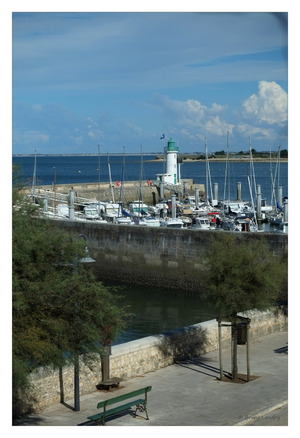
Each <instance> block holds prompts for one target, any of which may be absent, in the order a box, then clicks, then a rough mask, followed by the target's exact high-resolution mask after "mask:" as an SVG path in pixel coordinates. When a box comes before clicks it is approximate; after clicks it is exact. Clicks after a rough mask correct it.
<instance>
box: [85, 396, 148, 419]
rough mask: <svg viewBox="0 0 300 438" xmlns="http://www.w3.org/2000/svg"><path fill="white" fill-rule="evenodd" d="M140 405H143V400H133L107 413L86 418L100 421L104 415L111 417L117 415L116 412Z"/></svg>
mask: <svg viewBox="0 0 300 438" xmlns="http://www.w3.org/2000/svg"><path fill="white" fill-rule="evenodd" d="M142 403H144V399H142V398H140V399H138V400H134V401H133V402H129V403H126V404H124V405H121V406H116V407H115V408H112V409H109V410H108V411H105V412H100V413H99V414H96V415H91V416H90V417H87V418H88V419H89V420H93V421H97V420H100V419H101V418H102V417H103V416H104V415H105V417H109V416H111V415H114V414H117V413H118V412H122V411H127V409H130V408H132V406H136V405H139V404H142Z"/></svg>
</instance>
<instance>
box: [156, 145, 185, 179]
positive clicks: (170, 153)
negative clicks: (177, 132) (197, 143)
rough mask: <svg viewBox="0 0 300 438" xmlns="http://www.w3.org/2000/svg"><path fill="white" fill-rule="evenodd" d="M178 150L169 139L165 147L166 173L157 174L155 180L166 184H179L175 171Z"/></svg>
mask: <svg viewBox="0 0 300 438" xmlns="http://www.w3.org/2000/svg"><path fill="white" fill-rule="evenodd" d="M178 151H179V148H178V147H177V146H176V145H175V141H174V140H172V138H170V140H169V141H168V146H166V147H165V154H166V173H160V174H157V179H158V180H159V181H161V182H164V183H167V184H179V183H180V181H178V171H177V157H178Z"/></svg>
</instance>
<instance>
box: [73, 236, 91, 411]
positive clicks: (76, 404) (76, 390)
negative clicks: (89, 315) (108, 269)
mask: <svg viewBox="0 0 300 438" xmlns="http://www.w3.org/2000/svg"><path fill="white" fill-rule="evenodd" d="M80 238H83V239H84V240H85V242H86V237H85V235H84V234H79V236H78V239H80ZM95 261H96V260H94V259H93V258H92V257H91V256H90V254H89V250H88V247H87V246H86V247H85V256H84V257H82V258H81V259H79V260H77V257H76V260H75V262H74V263H73V275H76V273H77V264H78V262H79V263H94V262H95ZM75 313H76V316H77V313H78V303H75ZM79 395H80V390H79V352H78V351H77V350H76V352H75V360H74V411H80V398H79Z"/></svg>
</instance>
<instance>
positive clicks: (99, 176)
mask: <svg viewBox="0 0 300 438" xmlns="http://www.w3.org/2000/svg"><path fill="white" fill-rule="evenodd" d="M98 203H99V211H100V145H98Z"/></svg>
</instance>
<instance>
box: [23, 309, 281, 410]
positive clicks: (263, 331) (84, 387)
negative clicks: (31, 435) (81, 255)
mask: <svg viewBox="0 0 300 438" xmlns="http://www.w3.org/2000/svg"><path fill="white" fill-rule="evenodd" d="M241 315H242V316H246V317H248V318H250V319H251V323H250V330H249V339H250V342H251V339H254V338H258V337H260V336H264V335H267V334H270V333H273V332H279V331H286V330H287V325H288V321H287V317H286V316H285V314H284V312H283V310H282V309H280V308H279V309H275V310H274V309H273V310H268V311H264V312H258V311H255V310H253V311H249V312H246V313H243V314H241ZM230 339H231V335H230V327H222V347H226V346H228V345H230V342H231V341H230ZM218 348H219V345H218V323H217V321H216V320H211V321H206V322H203V323H200V324H196V325H193V326H190V327H187V328H183V329H181V330H176V331H173V332H169V333H166V334H162V335H158V336H149V337H146V338H143V339H138V340H135V341H131V342H127V343H125V344H120V345H115V346H112V355H111V356H110V377H111V378H112V377H121V378H122V379H123V382H122V383H121V385H123V386H126V380H128V379H131V378H133V377H137V376H142V375H143V374H145V373H148V372H153V371H156V370H158V369H160V368H164V367H167V366H169V365H171V364H172V363H174V361H176V360H180V359H183V358H192V357H195V356H199V355H201V354H205V353H208V352H209V351H215V350H218ZM241 372H242V370H241ZM101 378H102V377H101V361H100V357H99V356H98V357H97V358H95V360H94V362H93V363H92V365H90V366H89V367H87V366H85V365H83V364H82V362H81V368H80V394H81V395H84V394H89V393H92V392H94V391H97V389H96V385H97V384H98V383H100V382H101ZM31 381H32V384H33V390H32V394H31V395H32V397H31V402H33V406H34V410H35V411H36V412H38V411H41V410H43V409H44V408H45V407H47V406H51V405H52V404H55V403H59V402H60V401H62V394H64V401H65V402H66V401H67V402H68V404H70V406H73V400H74V368H73V367H65V368H64V369H63V370H61V372H59V370H53V369H50V368H48V369H39V370H38V371H36V372H35V373H34V374H33V375H32V379H31ZM99 396H100V393H99Z"/></svg>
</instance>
